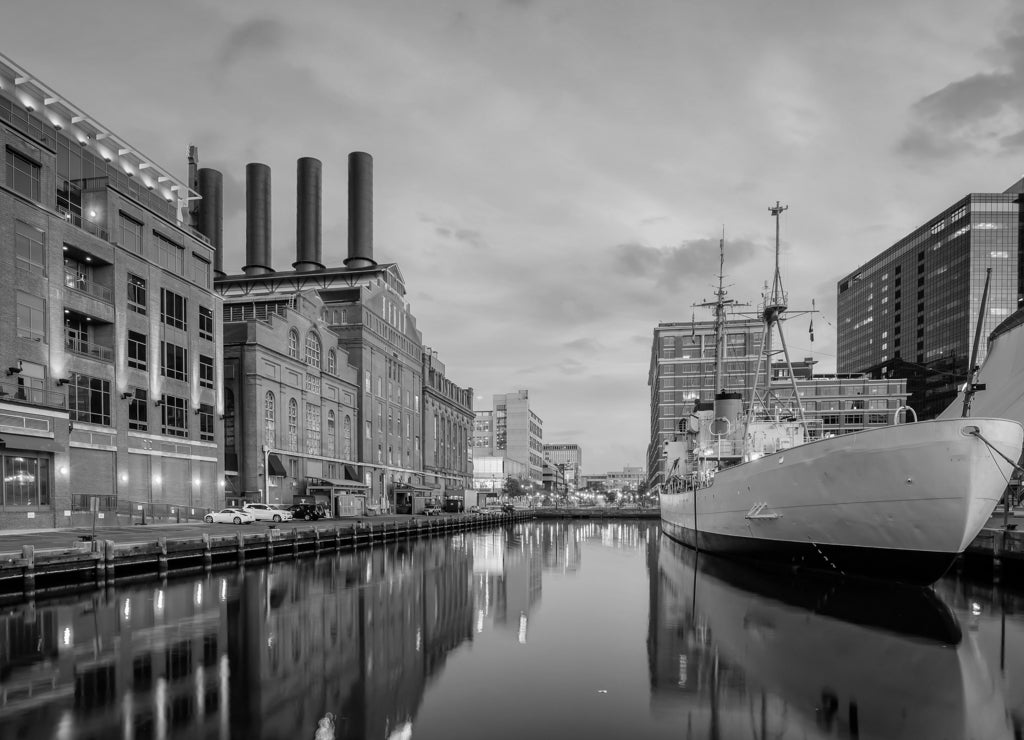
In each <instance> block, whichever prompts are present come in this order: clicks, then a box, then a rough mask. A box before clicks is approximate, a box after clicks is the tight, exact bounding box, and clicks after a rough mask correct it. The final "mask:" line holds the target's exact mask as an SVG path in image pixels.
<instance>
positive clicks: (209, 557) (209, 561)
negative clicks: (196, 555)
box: [203, 532, 213, 571]
mask: <svg viewBox="0 0 1024 740" xmlns="http://www.w3.org/2000/svg"><path fill="white" fill-rule="evenodd" d="M212 568H213V550H212V549H211V547H210V533H209V532H203V570H207V571H208V570H211V569H212Z"/></svg>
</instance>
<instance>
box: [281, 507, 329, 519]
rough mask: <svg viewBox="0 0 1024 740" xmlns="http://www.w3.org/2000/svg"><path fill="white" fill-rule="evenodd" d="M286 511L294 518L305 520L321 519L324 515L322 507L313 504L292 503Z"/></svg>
mask: <svg viewBox="0 0 1024 740" xmlns="http://www.w3.org/2000/svg"><path fill="white" fill-rule="evenodd" d="M288 511H290V512H291V513H292V516H293V517H294V518H296V519H305V520H306V521H307V522H312V521H315V520H317V519H322V518H323V516H324V510H323V507H322V506H317V505H315V504H293V505H291V506H289V507H288Z"/></svg>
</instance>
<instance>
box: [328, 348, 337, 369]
mask: <svg viewBox="0 0 1024 740" xmlns="http://www.w3.org/2000/svg"><path fill="white" fill-rule="evenodd" d="M327 372H329V373H330V374H331V375H337V374H338V357H337V355H335V354H334V350H333V349H329V350H327Z"/></svg>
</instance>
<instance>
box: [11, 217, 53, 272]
mask: <svg viewBox="0 0 1024 740" xmlns="http://www.w3.org/2000/svg"><path fill="white" fill-rule="evenodd" d="M45 242H46V232H45V231H43V230H42V229H37V228H36V227H35V226H30V225H28V224H26V223H23V222H22V221H15V222H14V261H15V263H16V264H17V265H18V267H19V268H21V269H22V270H28V271H29V272H37V273H45V272H46V247H45Z"/></svg>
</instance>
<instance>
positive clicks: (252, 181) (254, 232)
mask: <svg viewBox="0 0 1024 740" xmlns="http://www.w3.org/2000/svg"><path fill="white" fill-rule="evenodd" d="M273 271H274V270H273V268H271V267H270V168H269V167H268V166H267V165H265V164H260V163H258V162H250V163H249V164H247V165H246V166H245V267H243V268H242V272H244V273H245V274H246V275H265V274H267V273H268V272H273Z"/></svg>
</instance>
